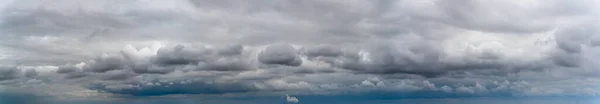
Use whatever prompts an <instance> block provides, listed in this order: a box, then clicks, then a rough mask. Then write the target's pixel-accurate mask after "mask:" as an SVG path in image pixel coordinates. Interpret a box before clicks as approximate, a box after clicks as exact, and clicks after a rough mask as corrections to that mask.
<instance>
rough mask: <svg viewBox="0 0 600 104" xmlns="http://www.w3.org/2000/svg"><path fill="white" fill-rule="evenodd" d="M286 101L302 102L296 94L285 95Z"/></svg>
mask: <svg viewBox="0 0 600 104" xmlns="http://www.w3.org/2000/svg"><path fill="white" fill-rule="evenodd" d="M285 101H287V102H288V103H298V102H300V101H299V100H298V98H296V97H294V96H290V95H285Z"/></svg>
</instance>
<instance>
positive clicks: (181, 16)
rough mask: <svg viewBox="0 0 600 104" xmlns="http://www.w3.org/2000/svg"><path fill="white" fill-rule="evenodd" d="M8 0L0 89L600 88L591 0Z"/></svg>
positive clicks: (405, 94) (586, 91) (513, 91)
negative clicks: (28, 87) (29, 87)
mask: <svg viewBox="0 0 600 104" xmlns="http://www.w3.org/2000/svg"><path fill="white" fill-rule="evenodd" d="M2 3H4V2H2ZM5 4H6V5H4V4H3V6H0V8H2V11H1V12H0V30H1V31H2V32H1V33H2V35H0V40H1V41H0V65H6V66H7V67H0V88H2V87H10V88H20V87H23V86H33V87H35V86H37V85H39V86H37V87H39V88H43V89H48V90H49V91H51V90H52V89H50V88H56V87H58V86H60V87H64V86H70V87H76V88H79V89H80V90H86V91H87V90H94V91H98V93H103V94H109V95H111V97H116V98H119V97H121V96H168V95H210V94H224V95H226V94H234V95H235V94H255V95H270V94H282V93H285V94H287V93H289V94H294V95H296V94H308V95H311V94H347V93H384V94H388V93H385V92H393V93H399V94H401V95H394V94H391V95H393V96H396V97H399V98H453V97H498V96H535V97H540V96H541V97H544V96H592V97H593V96H597V95H598V94H599V93H600V89H598V88H600V85H599V84H596V83H598V81H600V79H599V78H598V74H596V73H599V72H600V71H599V70H597V69H598V67H599V66H598V65H597V64H596V63H597V62H598V61H596V60H599V59H600V56H598V55H597V53H598V52H600V50H599V48H598V46H600V36H599V35H598V33H599V31H598V29H600V28H599V25H598V24H597V23H598V20H597V19H596V17H597V14H598V13H600V12H597V11H596V10H597V9H598V8H597V7H598V6H597V5H600V3H597V2H595V1H578V0H576V1H564V0H532V1H521V0H504V1H477V0H458V1H452V2H449V1H445V0H421V1H413V0H394V1H390V0H373V1H360V0H350V1H336V0H304V1H296V0H276V1H275V0H264V1H252V2H250V1H244V0H219V1H214V0H170V1H158V0H138V1H122V0H99V1H92V2H82V1H77V0H56V1H37V0H18V1H16V0H15V1H11V2H6V3H5ZM11 65H14V66H11ZM9 66H10V67H9ZM40 83H43V84H40ZM34 85H35V86H34ZM42 85H44V86H53V87H40V86H42ZM66 92H67V91H60V92H59V91H55V92H53V93H52V94H50V95H53V96H58V95H61V96H62V95H65V94H60V93H66ZM0 94H2V92H1V91H0ZM72 95H78V94H72ZM290 99H291V101H292V102H298V99H296V98H295V97H289V96H288V97H287V99H286V100H287V101H288V102H289V101H290ZM294 99H295V100H294Z"/></svg>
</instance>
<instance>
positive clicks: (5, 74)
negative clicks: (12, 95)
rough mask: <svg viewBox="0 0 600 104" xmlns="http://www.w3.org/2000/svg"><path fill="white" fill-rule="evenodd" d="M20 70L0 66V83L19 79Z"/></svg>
mask: <svg viewBox="0 0 600 104" xmlns="http://www.w3.org/2000/svg"><path fill="white" fill-rule="evenodd" d="M19 71H20V70H19V69H18V68H17V67H11V66H0V81H3V80H11V79H16V78H18V77H19V74H20V72H19Z"/></svg>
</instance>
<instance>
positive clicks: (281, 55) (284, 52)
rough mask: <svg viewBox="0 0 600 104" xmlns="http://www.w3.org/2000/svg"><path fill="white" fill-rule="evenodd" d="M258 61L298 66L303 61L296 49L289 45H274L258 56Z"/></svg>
mask: <svg viewBox="0 0 600 104" xmlns="http://www.w3.org/2000/svg"><path fill="white" fill-rule="evenodd" d="M257 58H258V61H260V62H262V63H264V64H276V65H287V66H298V65H300V64H302V60H301V59H300V57H298V52H296V49H295V48H294V47H292V45H289V44H273V45H269V46H267V47H266V48H265V50H264V51H263V52H261V53H260V54H258V56H257Z"/></svg>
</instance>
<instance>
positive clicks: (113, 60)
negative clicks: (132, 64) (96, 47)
mask: <svg viewBox="0 0 600 104" xmlns="http://www.w3.org/2000/svg"><path fill="white" fill-rule="evenodd" d="M123 68H124V60H123V58H122V57H121V56H100V57H99V58H97V59H95V60H93V61H91V62H90V63H88V64H86V65H85V66H84V67H83V69H84V71H91V72H101V73H102V72H106V71H111V70H122V69H123Z"/></svg>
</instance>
